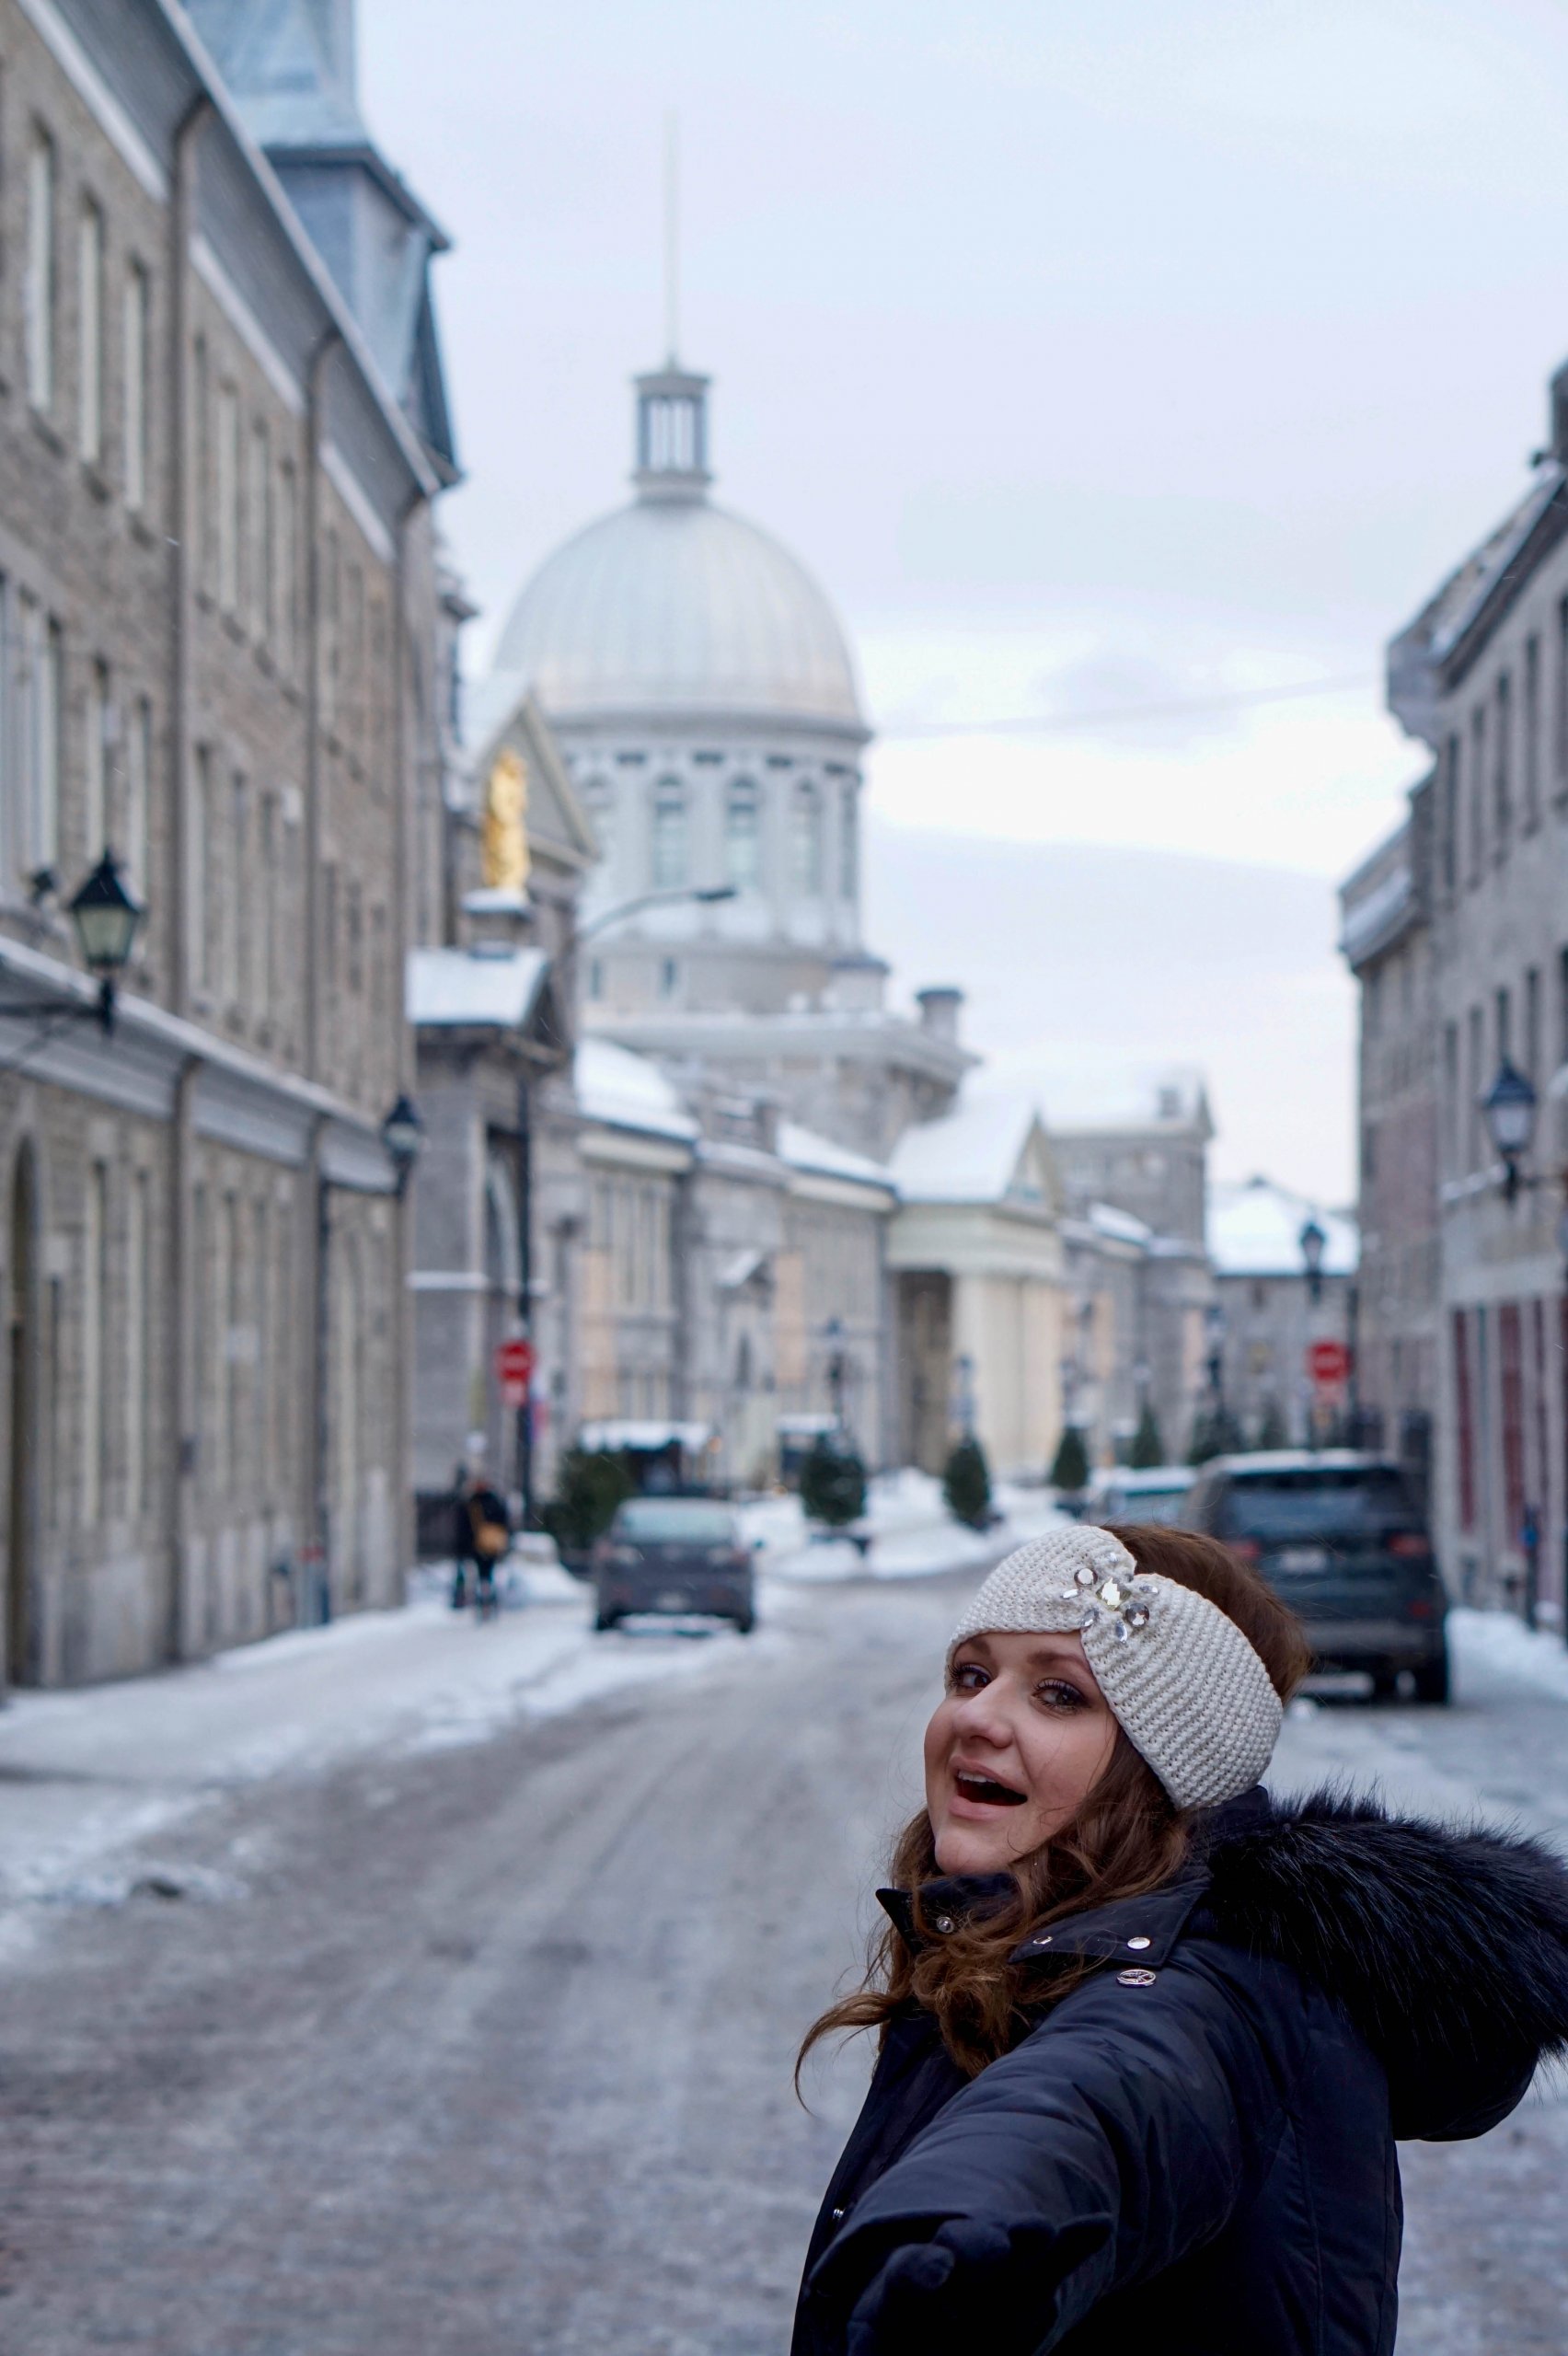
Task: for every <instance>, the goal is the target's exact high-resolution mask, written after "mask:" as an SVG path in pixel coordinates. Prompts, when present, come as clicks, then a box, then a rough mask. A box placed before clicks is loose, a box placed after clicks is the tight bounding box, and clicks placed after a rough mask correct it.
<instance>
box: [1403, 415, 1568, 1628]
mask: <svg viewBox="0 0 1568 2356" xmlns="http://www.w3.org/2000/svg"><path fill="white" fill-rule="evenodd" d="M1548 426H1549V432H1548V437H1547V442H1546V445H1545V447H1544V448H1543V450H1542V451H1541V453H1540V454H1539V457H1538V459H1537V461H1536V464H1535V467H1534V470H1533V476H1532V479H1531V481H1530V484H1529V486H1528V489H1527V490H1526V491H1525V492H1524V494H1523V496H1522V497H1521V498H1520V500H1519V501H1518V502H1517V503H1516V505H1515V507H1514V508H1513V509H1512V511H1511V512H1510V513H1509V514H1507V515H1506V516H1505V518H1504V520H1503V522H1502V523H1501V524H1500V525H1498V526H1497V528H1496V529H1495V530H1494V531H1493V533H1492V534H1491V535H1490V536H1489V537H1487V538H1486V539H1485V540H1483V541H1482V543H1481V545H1480V546H1479V547H1477V548H1476V549H1474V550H1473V551H1471V553H1470V555H1468V556H1467V557H1466V558H1465V559H1464V560H1463V562H1462V563H1461V564H1460V565H1459V566H1458V568H1457V569H1456V571H1455V572H1453V573H1452V574H1451V575H1450V576H1449V578H1448V579H1447V581H1445V582H1444V583H1442V585H1441V586H1440V587H1439V589H1438V590H1437V591H1436V593H1435V595H1434V596H1433V597H1432V598H1431V600H1430V601H1429V602H1428V604H1427V605H1426V606H1424V608H1423V610H1422V611H1421V613H1420V614H1418V615H1417V617H1416V618H1415V619H1414V620H1413V621H1412V623H1411V624H1410V625H1409V627H1408V628H1407V629H1404V630H1403V631H1402V632H1401V634H1400V635H1399V636H1398V637H1397V638H1396V639H1395V640H1394V641H1393V642H1392V644H1391V645H1390V648H1389V703H1390V706H1391V708H1392V710H1393V711H1394V713H1395V715H1396V716H1397V717H1398V718H1399V719H1400V720H1401V722H1402V723H1403V724H1404V726H1405V727H1406V728H1407V730H1409V732H1410V733H1412V735H1414V736H1415V737H1417V738H1418V739H1419V740H1420V741H1421V742H1422V744H1423V745H1424V746H1426V747H1427V749H1428V750H1429V751H1430V753H1431V755H1432V757H1433V761H1434V765H1435V768H1434V774H1433V776H1432V779H1431V780H1430V782H1429V783H1427V784H1426V785H1424V786H1423V787H1422V788H1421V789H1419V790H1418V791H1417V793H1416V794H1415V796H1414V798H1413V803H1412V826H1414V827H1416V828H1417V829H1418V830H1422V829H1424V830H1425V839H1426V841H1427V842H1428V843H1429V845H1430V848H1429V850H1426V851H1425V852H1424V854H1423V856H1424V859H1425V861H1426V868H1425V873H1426V877H1427V881H1426V884H1425V919H1426V947H1425V949H1424V952H1423V954H1424V956H1425V957H1428V958H1429V959H1430V968H1431V971H1430V982H1429V986H1428V987H1429V993H1430V995H1429V1014H1428V1018H1427V1021H1428V1030H1427V1038H1426V1042H1425V1057H1426V1070H1427V1072H1428V1073H1429V1074H1430V1075H1431V1077H1430V1079H1427V1078H1423V1079H1422V1080H1420V1081H1419V1082H1418V1083H1417V1086H1418V1088H1425V1089H1429V1090H1430V1092H1431V1095H1432V1097H1433V1099H1434V1112H1433V1114H1432V1116H1431V1118H1432V1127H1433V1130H1434V1132H1435V1149H1434V1160H1435V1184H1434V1192H1435V1205H1434V1204H1433V1203H1432V1202H1431V1201H1430V1198H1429V1200H1428V1202H1427V1203H1426V1204H1425V1205H1421V1204H1419V1203H1418V1204H1417V1206H1416V1209H1415V1212H1414V1214H1413V1219H1412V1224H1413V1228H1414V1232H1413V1233H1412V1235H1410V1236H1409V1237H1407V1238H1401V1242H1407V1243H1408V1245H1409V1246H1410V1248H1412V1250H1413V1249H1418V1248H1419V1246H1420V1244H1421V1242H1422V1241H1423V1238H1424V1235H1425V1234H1428V1233H1430V1230H1431V1227H1432V1224H1433V1222H1434V1220H1435V1228H1436V1235H1437V1245H1438V1249H1437V1273H1436V1288H1435V1289H1436V1303H1435V1310H1436V1315H1435V1325H1436V1335H1435V1338H1436V1352H1435V1356H1436V1374H1435V1384H1434V1390H1435V1413H1436V1429H1437V1447H1436V1451H1435V1453H1436V1467H1435V1469H1436V1481H1435V1499H1436V1507H1437V1515H1438V1530H1439V1539H1440V1545H1441V1551H1442V1553H1443V1557H1444V1560H1445V1564H1446V1566H1447V1570H1448V1573H1449V1576H1450V1577H1451V1579H1452V1581H1453V1582H1454V1584H1455V1585H1456V1586H1457V1587H1458V1588H1459V1589H1460V1590H1461V1591H1462V1592H1463V1593H1464V1594H1466V1595H1467V1596H1470V1597H1473V1598H1474V1599H1476V1600H1483V1601H1492V1600H1514V1601H1516V1602H1519V1603H1521V1604H1523V1605H1527V1606H1529V1607H1532V1608H1533V1607H1535V1606H1537V1605H1539V1613H1540V1616H1541V1617H1542V1618H1546V1619H1551V1620H1553V1621H1557V1622H1559V1623H1560V1622H1561V1618H1562V1602H1563V1590H1562V1578H1563V1571H1562V1565H1563V1560H1564V1542H1565V1537H1568V1458H1565V1435H1568V1390H1565V1388H1564V1377H1563V1366H1564V1362H1565V1349H1568V1322H1565V1319H1568V1310H1565V1308H1564V1290H1563V1261H1562V1230H1561V1227H1560V1221H1561V1218H1562V1207H1563V1199H1564V1196H1563V1185H1564V1171H1565V1168H1568V1112H1565V1109H1564V1107H1565V1104H1568V916H1565V914H1564V911H1565V910H1568V370H1562V371H1560V372H1559V374H1558V375H1557V376H1556V377H1555V378H1554V379H1553V381H1552V385H1551V399H1550V403H1549V417H1548ZM1412 987H1413V985H1412ZM1364 1006H1365V985H1364ZM1363 1027H1364V1030H1365V1028H1366V1020H1365V1014H1364V1026H1363ZM1504 1068H1507V1069H1508V1070H1509V1071H1511V1072H1512V1073H1515V1074H1517V1075H1519V1076H1521V1077H1522V1078H1523V1079H1524V1080H1526V1081H1528V1086H1529V1090H1530V1091H1532V1092H1533V1095H1534V1098H1535V1100H1536V1125H1535V1135H1534V1138H1533V1142H1532V1146H1531V1149H1530V1150H1529V1151H1528V1153H1527V1154H1526V1155H1525V1157H1524V1158H1523V1161H1522V1163H1521V1165H1520V1170H1519V1179H1520V1183H1519V1184H1518V1186H1517V1188H1516V1190H1515V1191H1514V1192H1513V1193H1512V1195H1511V1194H1510V1190H1509V1189H1508V1188H1507V1186H1506V1185H1505V1171H1504V1169H1503V1167H1502V1166H1501V1165H1500V1163H1499V1161H1498V1158H1497V1154H1496V1151H1495V1149H1494V1147H1493V1142H1492V1138H1491V1135H1490V1132H1489V1127H1488V1123H1487V1119H1486V1114H1485V1109H1484V1100H1485V1099H1486V1097H1487V1095H1488V1093H1489V1092H1490V1091H1491V1089H1492V1087H1493V1082H1494V1080H1496V1078H1497V1076H1498V1075H1499V1073H1500V1072H1501V1071H1502V1070H1503V1069H1504ZM1384 1231H1385V1233H1386V1232H1387V1226H1386V1223H1385V1229H1384Z"/></svg>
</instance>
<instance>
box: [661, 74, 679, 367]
mask: <svg viewBox="0 0 1568 2356" xmlns="http://www.w3.org/2000/svg"><path fill="white" fill-rule="evenodd" d="M664 348H665V350H666V352H668V353H669V359H668V361H667V363H666V365H667V366H669V367H671V368H678V367H679V366H680V349H681V119H680V116H679V114H678V113H677V112H676V110H675V109H674V107H671V108H670V110H669V111H668V112H667V113H666V115H665V117H664Z"/></svg>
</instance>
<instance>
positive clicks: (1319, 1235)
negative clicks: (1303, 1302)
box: [1296, 1216, 1329, 1301]
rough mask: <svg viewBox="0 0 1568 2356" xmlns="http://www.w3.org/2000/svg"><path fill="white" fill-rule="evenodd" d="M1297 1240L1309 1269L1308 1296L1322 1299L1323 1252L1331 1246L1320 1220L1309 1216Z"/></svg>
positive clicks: (1302, 1258)
mask: <svg viewBox="0 0 1568 2356" xmlns="http://www.w3.org/2000/svg"><path fill="white" fill-rule="evenodd" d="M1296 1240H1297V1242H1298V1243H1299V1244H1300V1246H1301V1260H1302V1265H1303V1266H1304V1267H1305V1268H1306V1271H1307V1292H1308V1297H1309V1299H1311V1300H1315V1301H1316V1300H1320V1299H1322V1297H1323V1254H1324V1253H1325V1252H1326V1251H1327V1250H1328V1248H1329V1239H1328V1237H1327V1235H1326V1234H1325V1233H1324V1231H1323V1230H1322V1228H1321V1227H1320V1225H1319V1223H1318V1221H1317V1220H1316V1219H1315V1218H1312V1217H1310V1216H1309V1218H1308V1219H1307V1222H1306V1224H1305V1225H1304V1227H1303V1228H1302V1230H1301V1232H1300V1234H1299V1235H1298V1236H1297V1239H1296Z"/></svg>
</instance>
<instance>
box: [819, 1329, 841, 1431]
mask: <svg viewBox="0 0 1568 2356" xmlns="http://www.w3.org/2000/svg"><path fill="white" fill-rule="evenodd" d="M823 1338H824V1341H825V1342H826V1344H827V1395H828V1397H829V1398H830V1399H831V1400H832V1402H833V1420H834V1422H835V1423H836V1425H837V1426H838V1429H839V1430H840V1431H842V1430H843V1429H844V1373H845V1365H844V1320H843V1319H842V1317H830V1318H829V1319H828V1321H827V1323H826V1325H825V1326H824V1329H823Z"/></svg>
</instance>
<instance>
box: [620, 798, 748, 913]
mask: <svg viewBox="0 0 1568 2356" xmlns="http://www.w3.org/2000/svg"><path fill="white" fill-rule="evenodd" d="M604 839H605V837H604V835H603V833H601V835H600V840H601V841H603V840H604ZM724 866H725V872H726V874H727V875H728V878H729V880H730V882H731V883H733V884H734V885H735V887H736V889H737V890H738V891H743V892H744V891H750V890H753V889H755V886H756V885H757V884H758V883H760V882H761V881H762V812H761V810H760V808H759V806H758V798H757V790H756V787H755V785H754V784H753V783H752V781H751V780H750V779H749V778H737V779H736V780H735V781H734V783H733V784H732V786H731V788H730V792H729V799H728V801H727V802H726V803H725V806H724Z"/></svg>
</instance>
